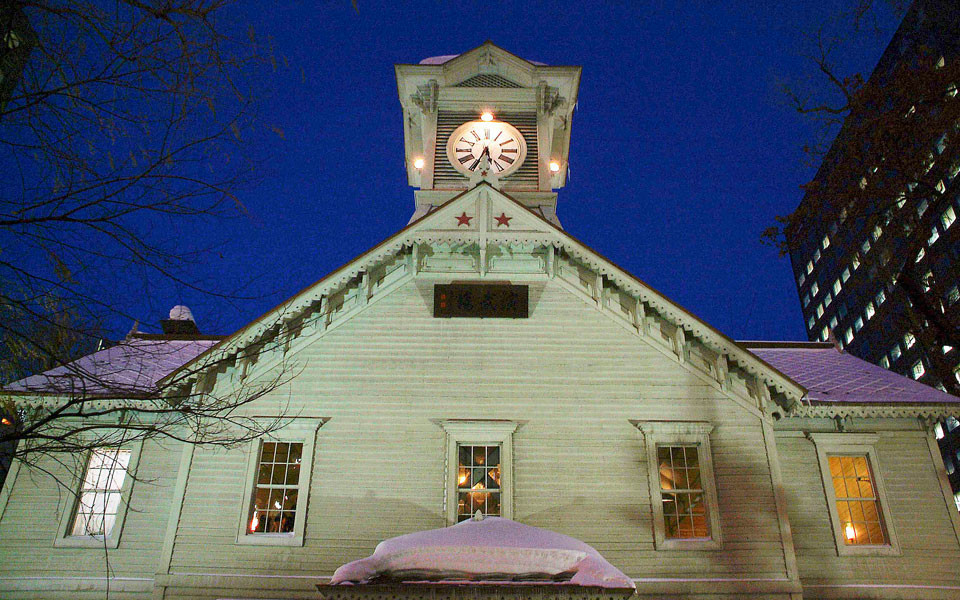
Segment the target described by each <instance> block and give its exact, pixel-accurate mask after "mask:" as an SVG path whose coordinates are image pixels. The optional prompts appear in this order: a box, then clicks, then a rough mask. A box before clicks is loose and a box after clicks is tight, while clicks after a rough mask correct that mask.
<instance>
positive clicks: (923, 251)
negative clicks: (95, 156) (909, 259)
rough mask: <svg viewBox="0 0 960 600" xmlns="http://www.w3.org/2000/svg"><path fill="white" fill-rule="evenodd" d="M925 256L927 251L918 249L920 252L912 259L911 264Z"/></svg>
mask: <svg viewBox="0 0 960 600" xmlns="http://www.w3.org/2000/svg"><path fill="white" fill-rule="evenodd" d="M926 255H927V251H926V250H924V249H923V248H920V252H917V257H916V258H915V259H913V262H920V261H921V260H923V257H924V256H926Z"/></svg>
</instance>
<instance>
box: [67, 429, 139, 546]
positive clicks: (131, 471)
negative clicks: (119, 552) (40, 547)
mask: <svg viewBox="0 0 960 600" xmlns="http://www.w3.org/2000/svg"><path fill="white" fill-rule="evenodd" d="M139 454H140V444H139V443H136V444H130V445H125V446H124V447H113V448H110V447H107V448H97V449H95V450H93V451H91V452H90V453H89V454H88V455H87V456H86V458H85V460H84V463H83V473H82V477H78V480H77V482H76V488H74V489H75V490H76V496H75V497H74V501H73V502H65V503H64V509H63V512H62V513H61V515H60V527H59V535H58V536H57V539H56V540H55V541H54V545H55V546H67V547H91V548H101V549H102V548H104V547H107V548H116V547H117V544H118V543H119V540H120V533H121V531H122V530H123V521H124V519H125V517H126V513H127V502H128V500H129V498H130V493H131V490H132V486H133V483H134V481H133V478H134V476H135V473H136V463H137V457H138V456H139Z"/></svg>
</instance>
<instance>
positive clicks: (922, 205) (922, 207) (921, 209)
mask: <svg viewBox="0 0 960 600" xmlns="http://www.w3.org/2000/svg"><path fill="white" fill-rule="evenodd" d="M928 206H930V204H929V203H928V202H927V201H926V199H924V200H921V201H920V202H918V203H917V216H918V217H922V216H923V213H925V212H927V207H928Z"/></svg>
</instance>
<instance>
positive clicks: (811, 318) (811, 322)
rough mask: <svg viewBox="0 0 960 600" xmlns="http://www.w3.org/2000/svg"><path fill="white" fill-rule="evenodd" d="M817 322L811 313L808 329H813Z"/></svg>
mask: <svg viewBox="0 0 960 600" xmlns="http://www.w3.org/2000/svg"><path fill="white" fill-rule="evenodd" d="M816 322H817V321H816V319H814V318H813V315H810V318H809V319H807V329H813V326H814V324H815V323H816Z"/></svg>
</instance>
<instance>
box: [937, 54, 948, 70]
mask: <svg viewBox="0 0 960 600" xmlns="http://www.w3.org/2000/svg"><path fill="white" fill-rule="evenodd" d="M946 64H947V61H946V59H944V58H943V57H942V56H941V57H940V58H939V59H937V62H936V64H935V65H934V68H935V69H942V68H943V67H944V65H946Z"/></svg>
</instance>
